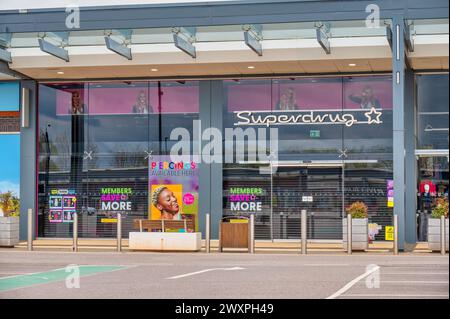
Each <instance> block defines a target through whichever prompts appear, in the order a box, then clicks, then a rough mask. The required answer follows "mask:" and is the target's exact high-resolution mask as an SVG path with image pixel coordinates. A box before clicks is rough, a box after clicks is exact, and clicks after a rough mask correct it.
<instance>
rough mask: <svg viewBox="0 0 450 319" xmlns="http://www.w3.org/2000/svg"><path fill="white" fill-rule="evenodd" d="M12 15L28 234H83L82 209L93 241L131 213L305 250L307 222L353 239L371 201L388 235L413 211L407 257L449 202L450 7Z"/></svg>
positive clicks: (155, 7)
mask: <svg viewBox="0 0 450 319" xmlns="http://www.w3.org/2000/svg"><path fill="white" fill-rule="evenodd" d="M19 9H20V10H19ZM77 10H78V11H77ZM43 12H45V13H46V14H42V13H43ZM77 14H78V15H77ZM0 17H2V19H1V20H0V28H1V29H0V30H3V31H5V32H4V33H3V34H4V36H3V37H4V39H5V41H4V42H5V43H6V45H4V46H3V49H2V50H3V56H4V60H8V59H7V58H8V55H10V56H11V58H10V60H8V61H5V63H4V66H3V69H2V70H3V73H4V77H5V78H6V77H9V78H13V77H21V78H22V80H21V87H22V99H24V97H23V96H24V95H23V94H26V95H25V96H26V98H25V99H26V100H27V105H26V107H27V108H29V112H25V111H24V110H25V106H24V103H22V117H23V115H24V113H26V115H27V123H22V127H21V149H22V153H21V200H22V215H21V216H22V227H25V226H26V214H25V212H26V209H27V208H32V209H33V211H34V212H36V214H35V226H36V227H35V229H36V231H35V235H36V236H37V237H53V238H61V237H70V236H71V232H72V214H73V213H74V212H77V213H78V214H79V218H80V226H79V227H80V228H79V234H80V236H82V237H87V238H98V237H114V236H115V235H116V225H115V214H116V213H117V212H118V211H120V212H122V213H123V214H124V221H123V225H124V231H125V235H127V234H128V232H129V231H132V230H133V220H134V219H137V218H145V219H147V218H160V217H162V216H163V214H166V213H169V215H170V212H173V213H172V214H171V217H170V218H172V217H173V218H175V217H174V216H176V218H180V219H192V220H193V221H194V225H195V226H194V227H195V229H193V231H194V230H197V231H201V232H204V228H205V214H206V213H210V214H211V217H212V231H213V238H217V236H218V224H219V221H220V220H221V219H222V218H224V217H228V216H240V217H248V216H249V215H250V214H254V215H255V221H256V225H255V226H256V229H255V233H256V238H257V239H259V240H271V241H276V240H298V239H299V238H300V212H301V210H306V211H307V213H308V216H309V218H308V238H310V239H312V240H342V219H343V218H344V217H345V215H346V208H347V207H348V206H349V205H351V204H352V203H355V202H364V203H365V204H366V206H367V207H368V212H369V222H370V223H371V227H372V229H373V236H374V239H375V240H384V229H385V226H389V225H392V220H393V216H394V215H397V216H398V220H399V238H400V248H401V249H408V248H409V247H410V245H413V244H415V243H416V242H417V241H424V240H426V231H425V229H426V220H427V216H429V214H430V212H431V209H432V207H433V205H434V203H435V201H436V200H437V199H438V198H444V199H447V200H448V2H446V1H432V2H427V3H422V2H420V1H398V2H395V3H393V2H391V1H375V2H374V3H368V2H366V1H344V2H342V1H217V2H208V3H201V2H198V3H175V2H174V3H164V4H161V3H147V4H130V5H127V6H116V5H113V4H111V5H110V6H105V4H103V3H102V4H100V3H99V5H98V6H95V7H94V6H81V7H80V8H73V7H70V8H33V9H29V10H25V11H24V10H23V8H8V10H2V11H0ZM30 17H33V18H34V19H33V20H32V21H33V22H32V23H30V22H29V21H31V18H30ZM77 17H78V18H79V20H77ZM67 19H69V23H68V22H67V21H68V20H67ZM12 21H14V23H12ZM77 22H79V25H77ZM73 26H75V27H74V28H71V27H73ZM24 92H25V93H24ZM175 155H177V156H175ZM164 186H165V187H164ZM164 188H165V189H167V190H168V191H169V193H171V194H172V195H173V200H172V202H171V203H170V204H167V205H172V206H171V207H172V208H170V207H169V206H167V207H166V208H164V209H163V208H162V207H165V206H164V205H165V204H164V203H163V202H162V199H161V198H162V195H161V194H163V192H164ZM160 195H161V196H160ZM160 200H161V201H160ZM174 202H176V203H175V204H174ZM171 209H172V210H171ZM24 225H25V226H24ZM25 229H26V228H23V232H22V235H23V236H25V234H26V232H25Z"/></svg>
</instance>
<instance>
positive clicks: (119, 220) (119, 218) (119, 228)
mask: <svg viewBox="0 0 450 319" xmlns="http://www.w3.org/2000/svg"><path fill="white" fill-rule="evenodd" d="M117 251H118V252H121V251H122V213H117Z"/></svg>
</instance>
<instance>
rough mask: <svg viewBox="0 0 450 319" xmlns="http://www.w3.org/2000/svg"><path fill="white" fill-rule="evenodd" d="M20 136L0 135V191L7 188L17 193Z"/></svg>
mask: <svg viewBox="0 0 450 319" xmlns="http://www.w3.org/2000/svg"><path fill="white" fill-rule="evenodd" d="M19 185H20V136H19V135H18V134H11V135H9V134H6V135H3V134H1V135H0V192H5V191H8V190H11V191H13V192H14V193H15V194H16V195H19Z"/></svg>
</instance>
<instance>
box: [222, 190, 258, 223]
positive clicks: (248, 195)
mask: <svg viewBox="0 0 450 319" xmlns="http://www.w3.org/2000/svg"><path fill="white" fill-rule="evenodd" d="M263 195H264V190H263V189H262V188H261V187H232V188H230V189H229V190H228V202H229V203H230V210H231V213H232V215H235V216H238V215H244V216H247V214H254V213H258V212H261V211H262V196H263Z"/></svg>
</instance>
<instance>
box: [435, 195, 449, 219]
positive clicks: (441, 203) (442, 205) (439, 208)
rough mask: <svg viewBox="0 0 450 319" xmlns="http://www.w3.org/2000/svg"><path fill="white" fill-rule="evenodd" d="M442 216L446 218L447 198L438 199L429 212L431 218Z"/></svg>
mask: <svg viewBox="0 0 450 319" xmlns="http://www.w3.org/2000/svg"><path fill="white" fill-rule="evenodd" d="M441 216H444V217H445V218H448V199H447V198H438V199H437V200H436V203H435V205H434V207H433V210H432V211H431V217H432V218H441Z"/></svg>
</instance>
